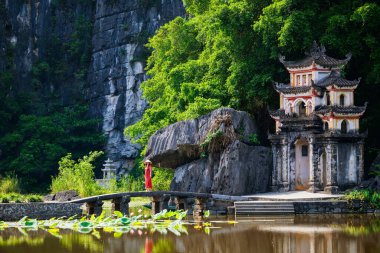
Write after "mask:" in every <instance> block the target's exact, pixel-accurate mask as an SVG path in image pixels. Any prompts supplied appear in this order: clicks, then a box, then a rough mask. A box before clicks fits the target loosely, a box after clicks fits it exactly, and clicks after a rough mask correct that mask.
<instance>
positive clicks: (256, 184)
mask: <svg viewBox="0 0 380 253" xmlns="http://www.w3.org/2000/svg"><path fill="white" fill-rule="evenodd" d="M271 168H272V154H271V150H270V148H267V147H262V146H252V145H248V144H246V143H243V142H241V141H239V140H235V141H234V142H233V143H232V144H230V145H229V146H228V147H227V148H226V149H225V150H224V151H223V152H222V153H220V154H210V155H209V156H208V157H207V158H202V159H198V160H196V161H192V162H190V163H188V164H185V165H182V166H180V167H178V168H177V169H176V172H175V175H174V179H173V181H172V183H171V185H170V190H171V191H188V192H203V193H217V194H226V195H245V194H252V193H256V192H265V191H267V190H268V186H269V180H270V174H271Z"/></svg>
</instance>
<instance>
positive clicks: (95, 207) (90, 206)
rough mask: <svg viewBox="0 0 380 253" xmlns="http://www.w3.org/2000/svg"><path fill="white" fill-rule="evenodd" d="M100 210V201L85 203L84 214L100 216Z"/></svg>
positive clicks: (101, 202) (101, 207) (101, 208)
mask: <svg viewBox="0 0 380 253" xmlns="http://www.w3.org/2000/svg"><path fill="white" fill-rule="evenodd" d="M102 210H103V201H101V200H96V201H93V202H86V203H85V208H84V212H85V213H86V214H87V215H93V214H95V215H100V214H101V213H102Z"/></svg>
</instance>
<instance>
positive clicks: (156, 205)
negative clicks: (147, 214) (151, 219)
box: [152, 197, 161, 214]
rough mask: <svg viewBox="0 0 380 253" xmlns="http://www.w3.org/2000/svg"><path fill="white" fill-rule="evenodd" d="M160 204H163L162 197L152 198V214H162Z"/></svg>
mask: <svg viewBox="0 0 380 253" xmlns="http://www.w3.org/2000/svg"><path fill="white" fill-rule="evenodd" d="M160 202H161V197H152V214H156V213H159V212H161V210H160Z"/></svg>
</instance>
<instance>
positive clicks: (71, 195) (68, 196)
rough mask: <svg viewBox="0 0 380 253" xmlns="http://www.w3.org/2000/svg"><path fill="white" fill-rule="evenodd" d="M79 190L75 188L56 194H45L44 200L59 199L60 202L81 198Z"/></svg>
mask: <svg viewBox="0 0 380 253" xmlns="http://www.w3.org/2000/svg"><path fill="white" fill-rule="evenodd" d="M79 198H80V197H79V194H78V192H76V191H74V190H68V191H61V192H57V193H56V194H48V195H46V196H44V201H45V202H47V201H58V202H66V201H70V200H74V199H79Z"/></svg>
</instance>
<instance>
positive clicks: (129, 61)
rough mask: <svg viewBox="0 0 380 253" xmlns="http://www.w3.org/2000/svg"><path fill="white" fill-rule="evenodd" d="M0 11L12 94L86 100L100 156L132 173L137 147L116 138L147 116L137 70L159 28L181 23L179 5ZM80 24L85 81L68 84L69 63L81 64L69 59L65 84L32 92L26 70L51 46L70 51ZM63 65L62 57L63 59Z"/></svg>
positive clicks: (108, 3)
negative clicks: (86, 47)
mask: <svg viewBox="0 0 380 253" xmlns="http://www.w3.org/2000/svg"><path fill="white" fill-rule="evenodd" d="M0 10H1V11H0V12H1V18H0V71H2V70H4V69H5V66H6V65H8V64H10V63H9V57H7V56H6V55H7V54H9V53H10V52H12V55H13V54H14V60H15V64H14V68H15V69H14V72H15V73H14V79H15V81H14V84H13V85H12V90H21V91H30V90H33V94H34V93H36V94H35V95H36V96H42V97H51V96H52V93H53V94H54V96H53V97H54V98H56V97H58V98H59V99H57V100H59V101H62V104H63V105H70V104H72V103H74V102H75V101H76V99H77V98H80V99H82V98H83V97H85V99H86V100H88V102H89V104H90V115H91V116H93V117H95V118H98V119H101V120H102V123H101V125H100V126H99V131H102V132H103V133H104V134H105V136H106V138H107V142H106V147H105V150H106V152H107V156H108V157H110V158H111V159H112V160H113V161H114V162H115V165H116V167H117V168H118V169H119V173H123V172H126V171H128V170H129V169H131V168H132V167H133V161H134V158H135V157H136V156H137V155H138V154H139V146H137V145H134V144H132V143H130V141H129V140H128V139H127V138H125V136H124V135H123V130H124V128H125V127H126V126H129V125H131V124H133V123H135V122H137V121H138V120H139V119H140V118H141V117H142V115H143V113H144V111H145V109H146V108H147V103H146V101H145V100H144V99H143V98H142V92H141V89H140V83H141V82H142V81H144V80H146V79H147V78H148V77H147V76H146V74H145V70H144V68H145V61H146V58H147V57H148V55H149V52H148V50H147V48H146V47H145V46H144V45H145V44H146V43H147V42H148V38H149V37H151V36H152V35H153V34H154V33H155V31H156V30H157V29H158V28H159V27H160V26H161V25H163V24H165V23H167V22H168V21H170V20H172V19H174V18H175V17H177V16H184V15H185V9H184V6H183V3H182V0H160V1H153V0H147V1H146V0H144V1H142V0H93V1H78V0H64V1H52V0H38V1H13V0H12V1H4V0H1V1H0ZM81 17H84V18H85V19H86V20H88V21H90V22H91V23H92V24H93V30H92V48H93V51H92V59H91V62H90V63H89V66H88V75H87V81H86V82H80V83H79V82H74V81H75V80H73V78H74V77H75V75H74V73H76V71H77V70H78V69H77V68H78V66H77V65H78V64H77V63H76V62H82V60H83V59H76V60H73V61H71V64H70V66H67V69H66V68H65V69H64V72H65V74H64V78H55V79H52V80H50V82H51V83H49V84H44V88H43V89H41V90H38V91H36V90H35V89H36V87H35V85H31V70H32V67H33V64H34V63H36V62H39V61H45V58H44V57H45V56H46V55H47V53H48V51H52V50H53V51H54V49H53V48H52V46H53V45H52V44H51V43H50V41H51V40H52V39H53V40H59V41H61V42H62V43H64V44H68V45H70V43H71V42H70V39H71V37H72V35H73V32H74V31H75V24H76V23H77V21H78V18H81ZM88 32H89V33H90V32H91V31H88ZM65 47H66V46H65ZM7 48H12V50H7ZM57 51H60V49H59V48H57ZM68 51H69V50H68ZM50 53H51V52H50ZM70 57H71V56H70V54H69V52H67V53H65V56H64V57H63V58H70ZM85 67H86V66H84V68H85ZM73 83H75V85H73ZM44 102H46V104H49V103H50V101H44ZM54 103H56V101H55V102H54ZM0 153H1V152H0Z"/></svg>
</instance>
